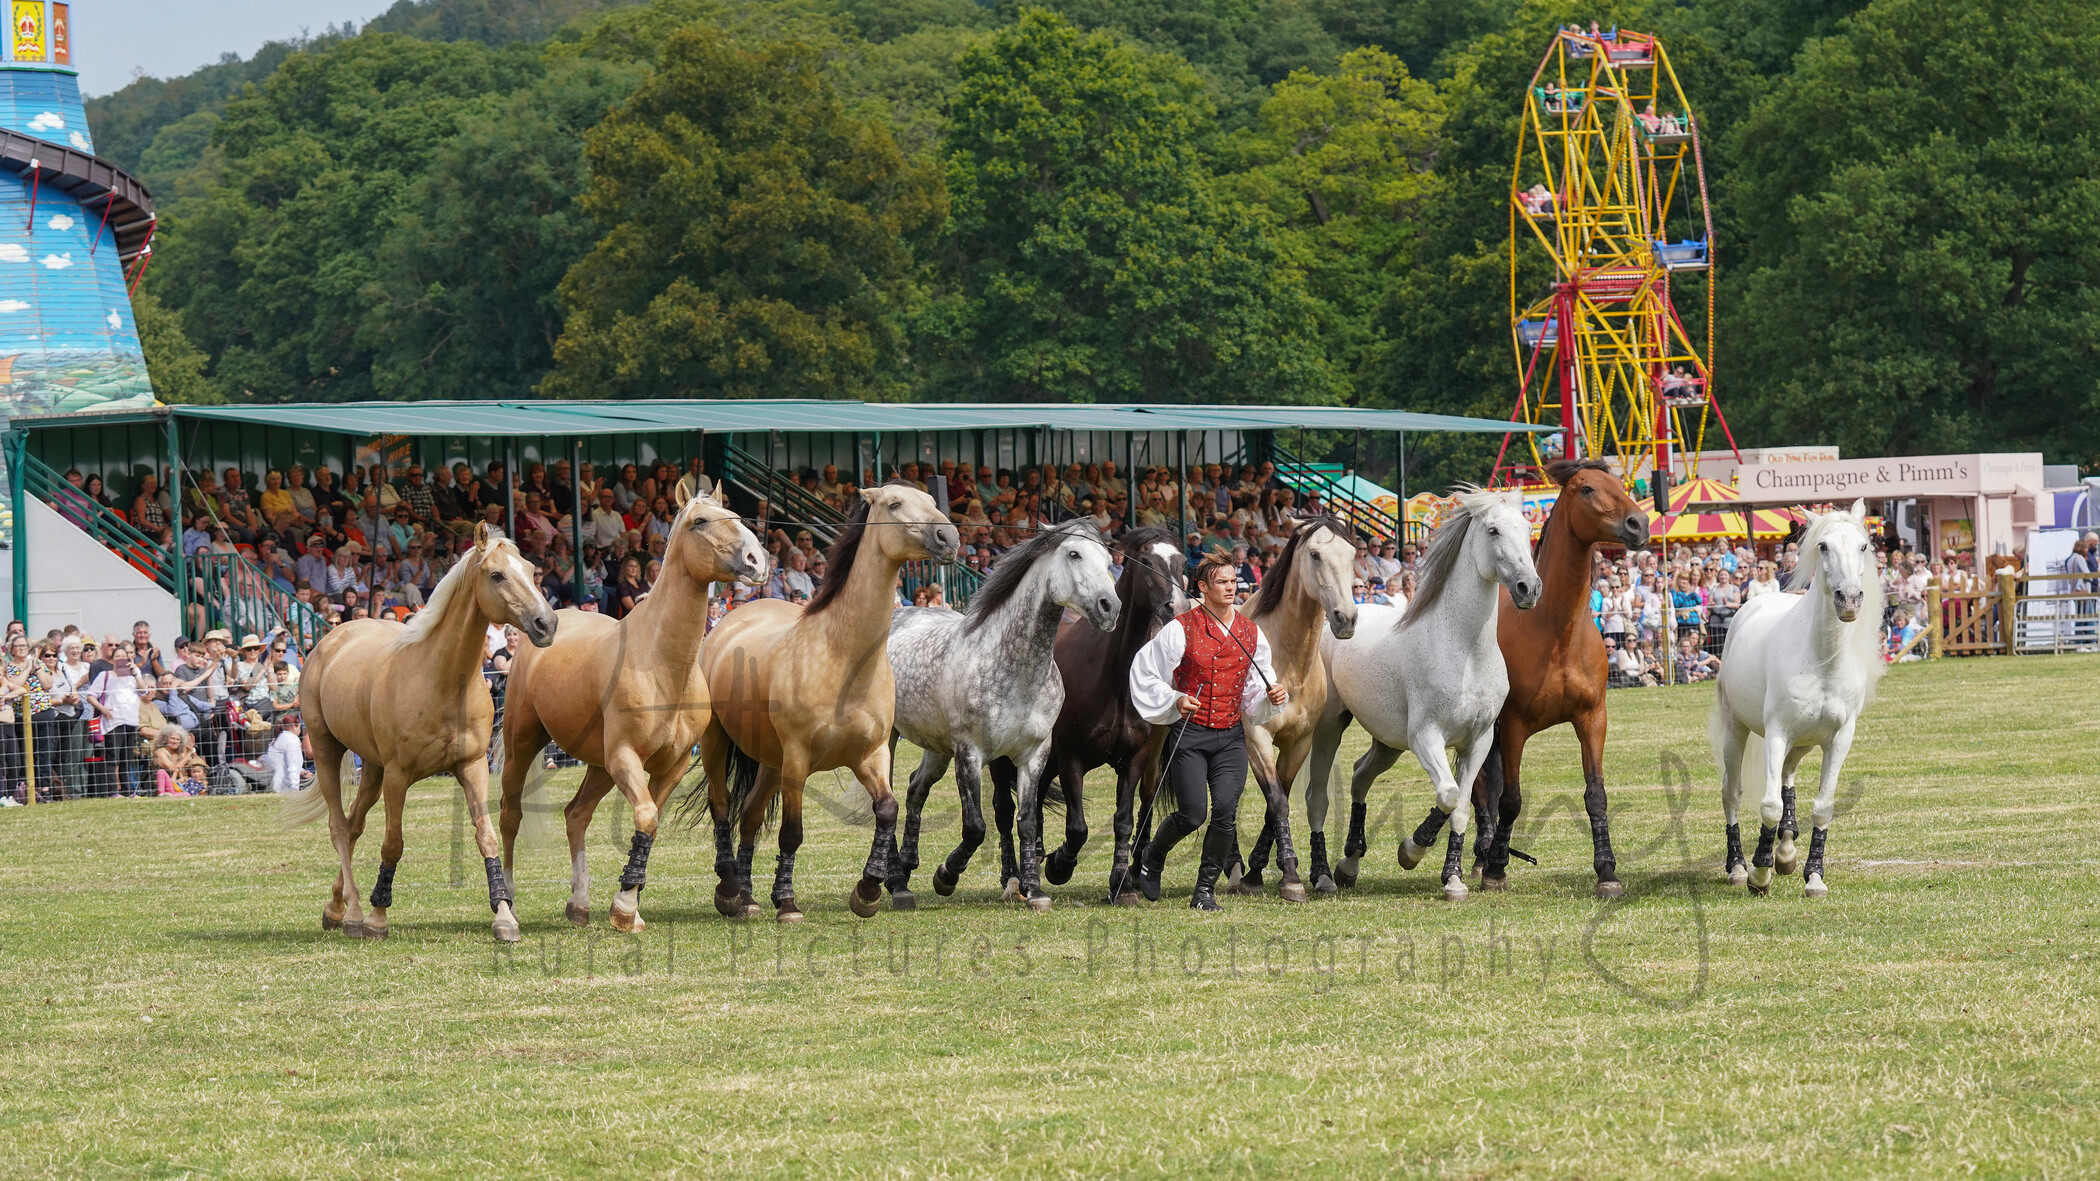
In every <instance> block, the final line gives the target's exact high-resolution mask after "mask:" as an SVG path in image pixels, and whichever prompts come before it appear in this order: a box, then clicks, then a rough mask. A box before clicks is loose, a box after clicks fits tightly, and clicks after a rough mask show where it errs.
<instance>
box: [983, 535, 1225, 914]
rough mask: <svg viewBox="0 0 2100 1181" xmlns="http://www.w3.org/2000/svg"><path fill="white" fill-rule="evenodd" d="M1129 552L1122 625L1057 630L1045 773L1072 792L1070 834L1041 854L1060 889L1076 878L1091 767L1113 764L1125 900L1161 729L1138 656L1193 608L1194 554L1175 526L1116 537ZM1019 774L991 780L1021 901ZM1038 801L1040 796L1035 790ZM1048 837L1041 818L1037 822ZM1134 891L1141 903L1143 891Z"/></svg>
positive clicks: (1003, 767)
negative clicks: (1133, 686) (1144, 789)
mask: <svg viewBox="0 0 2100 1181" xmlns="http://www.w3.org/2000/svg"><path fill="white" fill-rule="evenodd" d="M1116 547H1117V548H1118V549H1119V550H1121V551H1122V554H1123V573H1122V574H1121V575H1120V576H1119V577H1118V578H1117V579H1116V598H1117V599H1118V600H1119V601H1120V602H1121V603H1122V609H1121V612H1120V614H1119V615H1118V617H1117V620H1116V627H1115V630H1114V631H1112V632H1107V633H1103V632H1101V631H1100V630H1098V629H1096V628H1095V627H1093V626H1091V625H1090V624H1087V623H1084V622H1080V621H1078V620H1074V621H1072V622H1069V623H1066V624H1064V625H1063V626H1062V627H1060V628H1059V629H1058V633H1057V644H1056V647H1055V648H1054V650H1053V651H1054V654H1055V656H1056V660H1057V672H1058V679H1059V680H1060V682H1062V684H1063V686H1064V705H1063V707H1062V708H1061V709H1059V711H1058V714H1057V724H1056V725H1055V726H1053V727H1052V728H1051V732H1050V756H1049V763H1048V765H1047V767H1046V769H1045V774H1050V773H1054V774H1056V776H1057V782H1058V788H1059V791H1060V793H1061V794H1062V795H1063V797H1064V809H1065V840H1064V844H1063V845H1061V846H1059V847H1058V848H1057V849H1056V850H1055V851H1054V852H1052V853H1051V854H1050V856H1048V857H1047V858H1044V859H1043V862H1042V865H1043V878H1044V879H1045V880H1047V881H1048V882H1049V883H1050V884H1051V885H1053V886H1061V885H1063V884H1065V883H1066V882H1068V881H1071V880H1072V872H1073V870H1075V869H1076V868H1078V865H1079V850H1080V849H1081V847H1083V846H1084V845H1085V844H1086V838H1087V827H1086V807H1085V800H1084V797H1083V794H1082V793H1083V791H1084V785H1085V781H1086V773H1087V772H1088V771H1091V770H1093V769H1094V768H1095V767H1101V766H1106V767H1108V768H1109V769H1110V770H1111V771H1114V772H1115V776H1116V810H1115V838H1116V848H1115V858H1114V865H1113V868H1112V869H1111V870H1110V871H1109V896H1110V897H1111V898H1118V897H1119V891H1120V890H1121V888H1122V887H1121V882H1122V878H1123V874H1124V871H1125V870H1126V869H1128V868H1129V867H1130V858H1131V825H1132V822H1133V817H1134V815H1135V812H1136V806H1135V801H1136V799H1137V790H1138V780H1139V778H1140V777H1141V776H1142V775H1143V774H1144V773H1145V770H1146V768H1147V767H1148V766H1150V765H1151V763H1152V761H1153V756H1154V754H1155V753H1156V751H1155V748H1154V746H1153V743H1154V741H1155V740H1156V735H1157V734H1163V733H1165V731H1166V727H1164V726H1161V727H1158V728H1157V730H1155V728H1154V727H1153V725H1152V724H1151V723H1150V722H1147V721H1146V720H1145V719H1144V717H1143V716H1142V715H1140V714H1139V713H1138V711H1137V708H1136V707H1135V706H1133V705H1131V704H1130V662H1131V661H1133V660H1135V659H1137V654H1138V650H1139V649H1141V648H1143V647H1144V646H1145V645H1146V644H1147V643H1149V642H1150V641H1151V639H1152V637H1153V635H1154V634H1156V633H1157V632H1158V631H1159V629H1160V628H1161V627H1162V626H1164V625H1165V624H1166V622H1167V621H1168V620H1170V619H1172V618H1174V617H1175V616H1177V615H1179V614H1181V613H1182V612H1184V611H1186V610H1188V609H1189V600H1188V595H1187V594H1185V593H1184V592H1183V590H1182V580H1183V579H1182V569H1183V567H1184V565H1185V564H1186V563H1187V561H1188V559H1187V557H1186V555H1185V553H1184V552H1183V550H1182V548H1181V545H1180V543H1179V542H1178V541H1176V539H1175V537H1174V531H1173V530H1172V529H1168V528H1165V527H1163V526H1153V527H1150V528H1145V529H1133V530H1131V531H1130V532H1128V533H1125V534H1124V535H1123V536H1122V537H1120V538H1118V539H1117V541H1116ZM1017 777H1018V776H1017V771H1016V769H1015V767H1014V765H1013V763H1012V761H1010V760H1007V759H1000V760H998V761H996V762H994V763H993V764H992V783H993V786H994V791H995V796H994V800H995V804H996V809H997V813H998V821H999V861H1000V868H999V878H1000V880H1001V881H1002V882H1005V883H1006V887H1007V896H1008V897H1009V898H1021V897H1025V896H1026V895H1024V894H1022V892H1021V868H1020V859H1019V858H1018V857H1017V856H1016V855H1015V851H1014V839H1013V837H1014V796H1015V787H1016V782H1015V781H1016V779H1017ZM1035 798H1036V802H1037V806H1038V808H1040V806H1041V802H1042V793H1040V792H1038V793H1036V797H1035ZM1031 831H1032V832H1033V833H1034V840H1035V841H1040V840H1041V833H1042V824H1041V822H1040V821H1039V820H1038V821H1037V822H1036V823H1035V824H1034V825H1032V826H1031ZM1128 897H1129V898H1130V899H1131V900H1132V901H1135V900H1136V898H1137V891H1136V889H1135V887H1133V888H1132V889H1131V890H1130V893H1129V895H1128Z"/></svg>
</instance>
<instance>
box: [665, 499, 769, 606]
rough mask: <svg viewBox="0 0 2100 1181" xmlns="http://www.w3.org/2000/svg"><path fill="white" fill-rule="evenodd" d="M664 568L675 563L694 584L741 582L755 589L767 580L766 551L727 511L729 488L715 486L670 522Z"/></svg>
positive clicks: (694, 500) (736, 517)
mask: <svg viewBox="0 0 2100 1181" xmlns="http://www.w3.org/2000/svg"><path fill="white" fill-rule="evenodd" d="M664 562H665V565H669V564H671V563H672V562H677V563H679V565H680V566H681V568H682V569H683V570H684V572H685V575H686V577H688V578H690V579H692V580H693V581H694V582H696V583H702V584H705V583H709V582H743V583H746V584H749V585H752V586H756V585H758V584H759V583H761V582H764V581H765V578H766V551H765V548H764V547H763V546H761V545H759V543H758V538H757V536H755V535H754V534H753V533H752V532H751V530H749V529H747V528H745V527H744V522H743V521H742V520H741V519H740V518H739V517H738V516H737V515H736V511H735V510H734V509H731V508H730V507H729V486H728V485H727V484H726V483H724V484H716V485H715V490H714V493H713V494H712V495H707V496H695V497H693V498H692V499H691V500H689V501H687V502H686V503H685V507H684V508H681V509H679V510H678V516H677V517H676V518H675V519H673V521H672V522H671V548H670V550H669V551H667V552H666V553H665V554H664Z"/></svg>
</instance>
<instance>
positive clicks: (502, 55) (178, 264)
mask: <svg viewBox="0 0 2100 1181" xmlns="http://www.w3.org/2000/svg"><path fill="white" fill-rule="evenodd" d="M539 73H540V70H539V65H538V61H537V58H536V57H535V56H533V55H532V54H529V53H518V52H505V51H492V50H489V49H485V48H483V47H481V46H479V45H474V44H455V45H438V44H432V43H429V42H423V41H416V40H413V39H410V38H406V37H399V36H392V35H386V34H373V35H369V36H363V37H357V38H353V39H351V40H348V41H344V42H341V43H338V44H334V45H331V46H329V47H327V48H325V49H323V50H321V51H318V52H309V53H303V54H298V55H295V56H294V57H291V58H289V59H287V60H286V62H285V63H284V65H283V67H282V68H280V69H279V70H278V71H277V72H276V73H275V74H273V75H272V76H271V77H270V79H269V81H268V82H266V83H265V84H264V85H262V86H261V87H259V88H256V89H254V90H252V91H250V92H249V93H248V94H247V95H246V96H244V97H242V98H240V99H238V100H236V101H234V102H233V103H231V104H230V105H229V106H228V107H227V109H226V116H225V121H224V122H223V123H222V124H221V125H220V126H219V128H218V129H217V131H216V132H215V136H214V143H215V144H216V145H217V147H218V148H219V149H220V150H222V151H223V152H224V154H225V181H224V183H222V184H221V185H219V186H218V187H217V188H214V189H213V190H212V191H211V193H210V194H209V195H208V196H206V197H202V198H198V199H196V200H195V201H192V202H186V203H185V206H184V207H183V208H181V209H179V210H177V211H176V212H175V213H174V214H173V215H171V216H170V217H168V218H166V219H165V229H164V231H163V238H162V245H161V246H160V247H159V253H160V254H161V256H162V258H161V265H159V266H156V267H155V268H154V269H153V270H152V272H150V277H149V279H148V286H149V288H150V289H151V290H153V291H154V292H155V293H156V294H157V295H159V296H160V297H161V298H162V299H163V300H164V301H165V302H166V303H167V304H168V305H169V306H171V307H175V308H179V309H180V310H181V314H182V319H183V323H184V327H185V328H186V329H187V331H188V334H189V336H190V339H191V340H193V341H195V342H197V343H198V345H199V347H201V348H202V349H203V350H204V351H205V352H206V353H207V354H208V355H209V356H210V357H211V358H212V374H213V379H214V381H215V382H217V383H218V385H219V386H220V388H221V389H223V390H224V391H225V392H227V393H228V394H229V395H233V394H239V395H243V396H248V397H255V398H263V399H290V398H309V399H310V398H359V397H371V396H374V395H375V394H377V393H380V392H382V391H380V390H378V389H376V388H375V386H374V385H373V382H372V353H371V349H370V347H369V345H368V344H367V343H365V341H364V340H363V339H362V333H361V329H362V327H363V325H364V323H365V321H366V319H367V315H368V312H369V310H370V308H371V304H372V298H371V294H370V290H369V289H370V288H371V287H372V286H373V285H374V284H375V283H377V282H378V280H379V279H380V277H381V268H382V262H381V260H382V258H383V257H384V251H383V247H384V245H385V243H386V241H387V238H388V235H389V233H390V232H391V230H392V229H393V227H394V226H395V224H396V222H397V221H398V220H399V219H400V217H401V216H402V214H403V213H404V212H406V211H407V210H408V209H409V208H410V207H411V205H412V203H413V201H414V199H415V192H416V181H417V178H419V177H420V176H422V175H423V174H424V173H425V172H426V171H428V170H429V168H430V165H431V162H432V161H433V159H434V158H436V157H437V156H438V154H439V153H440V152H442V151H443V149H444V145H445V144H446V143H447V141H448V140H449V139H450V138H451V137H453V136H454V135H456V134H457V133H459V131H460V130H461V129H462V127H463V126H465V125H466V124H467V123H468V122H470V121H473V120H475V119H479V118H485V117H486V116H487V115H488V114H489V113H490V112H491V111H492V110H494V109H496V108H497V106H498V105H499V104H500V103H501V101H502V100H501V96H502V95H503V94H504V93H505V92H507V91H509V90H512V89H515V88H517V87H518V86H521V85H524V84H528V83H531V82H532V81H534V80H535V79H536V78H537V77H538V76H539ZM384 392H387V393H391V392H393V391H391V390H389V391H384Z"/></svg>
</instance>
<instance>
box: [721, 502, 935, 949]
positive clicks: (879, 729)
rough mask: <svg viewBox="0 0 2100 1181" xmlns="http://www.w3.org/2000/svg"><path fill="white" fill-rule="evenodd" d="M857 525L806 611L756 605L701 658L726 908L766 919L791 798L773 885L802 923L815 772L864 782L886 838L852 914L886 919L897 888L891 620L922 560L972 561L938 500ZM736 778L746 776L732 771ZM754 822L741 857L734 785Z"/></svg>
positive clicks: (872, 850) (787, 914) (742, 834)
mask: <svg viewBox="0 0 2100 1181" xmlns="http://www.w3.org/2000/svg"><path fill="white" fill-rule="evenodd" d="M860 495H861V500H860V502H859V503H857V504H855V505H854V514H853V520H852V521H851V522H849V523H848V524H847V525H846V527H845V528H844V529H841V530H840V531H839V536H838V540H837V541H835V542H833V543H832V546H831V549H830V551H829V553H828V555H827V560H828V563H829V566H830V572H829V573H828V574H827V575H826V576H825V579H824V585H823V586H821V587H819V588H817V593H816V595H815V597H813V598H812V599H810V601H809V605H808V606H806V607H804V606H801V605H799V604H795V603H788V602H784V601H782V600H779V599H757V600H753V601H752V602H749V603H745V604H744V605H743V606H741V607H738V608H737V609H736V610H734V611H731V612H730V613H729V614H728V616H726V617H725V618H724V619H723V620H722V622H721V623H718V624H716V625H715V630H714V634H713V635H711V636H709V637H708V642H707V645H706V647H704V648H703V649H702V650H701V653H700V668H701V671H702V672H703V673H704V674H705V675H706V677H707V688H708V696H709V698H710V699H711V702H710V704H711V707H712V708H713V711H714V715H713V717H712V718H711V719H709V722H708V726H707V729H706V730H705V731H703V732H702V733H701V735H700V758H701V762H702V763H703V765H704V766H705V768H706V773H707V789H708V796H707V801H708V808H709V811H711V812H712V813H713V815H714V822H715V872H716V873H717V874H718V875H719V876H720V878H721V883H720V884H719V885H718V886H716V887H715V909H717V910H719V911H721V912H722V913H723V914H725V915H732V916H742V917H745V918H750V917H754V916H756V915H757V914H758V905H757V904H756V903H755V902H753V901H752V900H751V855H752V842H753V841H754V840H756V839H757V837H758V829H759V826H760V824H761V823H763V822H764V820H765V816H766V805H767V803H768V801H769V800H770V799H771V798H772V797H773V794H774V793H775V792H778V793H779V794H780V799H781V811H780V863H779V868H778V869H777V870H776V871H775V872H774V875H773V905H774V907H775V909H776V912H777V913H776V915H775V917H776V918H778V919H779V920H780V921H781V922H784V923H785V922H796V921H799V920H800V919H801V918H802V911H801V908H799V907H797V906H796V905H795V850H796V849H797V848H799V847H800V846H801V844H802V785H803V781H804V780H806V779H808V778H809V776H810V774H811V773H812V772H816V771H828V770H831V769H832V768H834V767H846V768H849V769H851V770H852V772H853V777H854V778H855V779H857V780H859V781H860V785H861V786H862V787H863V788H866V789H867V792H868V798H869V799H870V800H871V801H873V803H874V807H875V839H874V843H873V844H872V845H871V846H870V847H869V851H868V860H867V864H866V866H865V867H864V868H863V869H862V871H861V879H860V882H859V884H858V885H856V886H855V887H854V888H853V889H852V890H851V891H850V892H849V893H848V895H847V904H848V905H849V906H851V907H852V909H853V913H854V914H857V915H859V916H860V917H862V918H871V917H873V916H874V914H875V904H876V900H877V899H879V898H880V897H881V895H882V885H883V880H884V879H885V878H887V877H888V876H889V872H888V868H889V851H890V840H891V837H892V835H893V834H894V833H895V831H896V827H897V798H896V796H895V795H893V794H892V793H891V791H890V728H891V724H892V723H893V722H894V721H895V719H896V712H897V685H896V680H895V678H894V677H893V676H892V674H891V672H890V654H889V637H890V615H891V613H892V612H893V611H894V610H895V609H896V606H897V591H896V586H897V571H898V570H899V569H901V568H902V567H903V565H904V563H906V562H911V561H916V560H918V559H921V558H933V559H934V560H936V561H941V562H947V561H952V560H953V559H954V557H955V554H956V551H958V550H959V549H961V548H962V540H961V538H960V537H958V536H957V534H956V531H955V526H953V525H951V524H949V523H948V515H947V514H946V513H944V512H943V511H941V509H940V508H939V507H937V506H936V505H935V504H934V503H933V498H932V497H931V496H928V495H927V494H925V493H924V492H921V491H919V490H918V489H917V488H915V487H913V486H911V485H909V484H903V483H897V484H885V485H883V486H881V487H879V488H866V489H863V490H862V491H861V494H860ZM732 766H733V767H734V770H733V771H732ZM732 774H734V776H735V778H736V781H737V782H736V790H737V794H738V795H740V796H742V797H743V799H742V804H743V815H742V816H741V817H739V818H738V819H739V820H740V822H741V823H740V831H739V834H738V835H739V839H738V842H737V849H736V853H735V855H734V856H732V855H731V854H730V851H729V823H730V814H729V812H730V797H729V791H730V778H731V775H732Z"/></svg>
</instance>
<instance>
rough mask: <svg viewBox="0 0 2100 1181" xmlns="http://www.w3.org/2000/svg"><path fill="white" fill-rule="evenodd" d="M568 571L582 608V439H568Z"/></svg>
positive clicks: (579, 437) (580, 608) (579, 609)
mask: <svg viewBox="0 0 2100 1181" xmlns="http://www.w3.org/2000/svg"><path fill="white" fill-rule="evenodd" d="M569 563H570V565H569V571H570V573H572V574H574V575H575V577H576V609H577V610H578V611H581V610H583V439H582V437H581V436H578V437H577V438H574V439H570V440H569Z"/></svg>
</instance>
